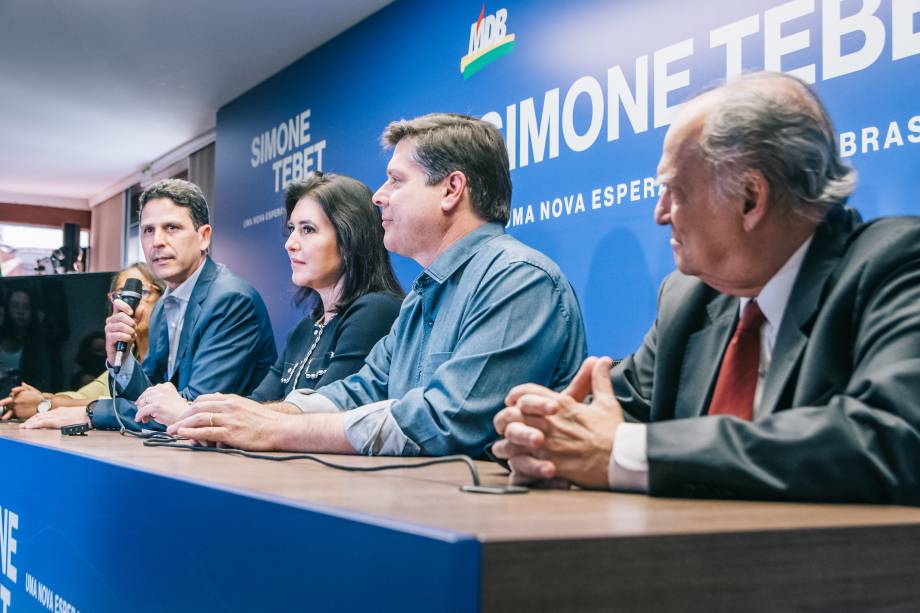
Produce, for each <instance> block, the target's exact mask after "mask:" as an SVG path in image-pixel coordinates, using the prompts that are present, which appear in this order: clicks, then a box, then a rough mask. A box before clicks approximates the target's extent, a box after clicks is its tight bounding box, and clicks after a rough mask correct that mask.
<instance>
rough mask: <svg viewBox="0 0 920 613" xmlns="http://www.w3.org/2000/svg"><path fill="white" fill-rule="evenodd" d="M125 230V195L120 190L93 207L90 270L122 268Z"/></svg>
mask: <svg viewBox="0 0 920 613" xmlns="http://www.w3.org/2000/svg"><path fill="white" fill-rule="evenodd" d="M124 232H125V195H124V193H121V192H119V193H118V194H115V195H114V196H112V197H111V198H109V199H108V200H106V201H105V202H102V203H100V204H99V205H97V206H95V207H93V222H92V232H91V233H90V238H89V245H90V256H89V266H90V268H89V270H90V272H104V271H114V270H119V269H120V268H121V253H122V248H123V243H124V238H123V236H124Z"/></svg>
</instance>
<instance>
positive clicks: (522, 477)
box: [492, 357, 623, 489]
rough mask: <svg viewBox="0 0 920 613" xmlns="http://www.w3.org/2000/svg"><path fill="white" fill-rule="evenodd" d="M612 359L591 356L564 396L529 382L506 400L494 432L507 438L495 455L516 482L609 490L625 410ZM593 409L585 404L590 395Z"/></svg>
mask: <svg viewBox="0 0 920 613" xmlns="http://www.w3.org/2000/svg"><path fill="white" fill-rule="evenodd" d="M611 364H612V362H611V360H610V358H595V357H591V358H588V359H587V360H585V361H584V363H583V364H582V365H581V368H580V369H579V371H578V374H577V375H575V378H574V379H572V382H571V383H570V384H569V386H568V387H567V388H566V389H564V390H563V391H562V392H554V391H553V390H551V389H548V388H545V387H542V386H540V385H535V384H532V383H527V384H524V385H518V386H517V387H515V388H514V389H512V390H511V392H509V393H508V396H507V397H506V398H505V404H506V405H507V406H506V407H505V408H504V409H502V410H501V411H499V412H498V414H496V416H495V419H494V423H495V429H496V431H497V432H498V433H499V434H500V435H502V436H504V439H503V440H500V441H498V442H497V443H495V445H494V446H493V447H492V453H494V454H495V455H496V456H497V457H499V458H505V459H507V460H508V462H509V464H510V465H511V469H512V472H511V481H512V483H519V484H526V483H534V482H537V483H540V482H546V481H549V480H553V479H556V480H558V479H564V480H567V481H569V482H571V483H574V484H576V485H579V486H582V487H587V488H596V489H606V488H607V487H608V485H609V484H608V477H607V472H608V468H609V464H610V454H611V453H612V451H613V439H614V435H615V433H616V429H617V428H618V427H619V425H620V424H621V423H623V410H622V408H621V407H620V403H619V402H617V399H616V397H615V396H614V394H613V386H612V384H611V382H610V367H611ZM589 393H591V394H593V399H592V401H591V403H590V404H584V402H583V401H584V400H585V398H586V397H587V396H588V394H589Z"/></svg>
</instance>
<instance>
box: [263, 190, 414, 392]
mask: <svg viewBox="0 0 920 613" xmlns="http://www.w3.org/2000/svg"><path fill="white" fill-rule="evenodd" d="M371 196H372V193H371V190H370V189H368V187H367V186H366V185H364V184H363V183H361V182H360V181H358V180H356V179H352V178H351V177H346V176H343V175H334V174H322V173H315V174H313V175H311V176H310V177H309V178H308V179H307V180H306V181H301V182H295V183H292V184H291V185H290V186H288V188H287V191H286V192H285V197H284V206H285V209H286V210H287V234H288V239H287V241H286V242H285V243H284V248H285V250H286V251H287V253H288V257H289V258H290V260H291V280H292V281H293V282H294V284H295V285H297V286H298V287H299V288H300V289H299V290H298V293H297V302H298V304H303V305H305V306H306V307H307V309H309V313H310V315H309V316H308V317H306V318H304V320H303V321H301V322H300V324H299V325H298V326H297V327H296V328H294V330H293V332H291V334H290V335H289V336H288V339H287V343H286V344H285V348H284V352H283V353H282V355H281V356H280V357H279V358H278V361H277V362H276V363H275V365H274V366H273V367H272V368H271V370H269V372H268V374H267V375H265V379H263V380H262V383H261V384H259V386H258V387H257V388H256V390H255V391H254V392H253V393H252V394H251V396H250V397H251V398H252V399H254V400H259V401H263V402H264V401H269V400H280V399H283V398H284V397H285V396H286V395H287V394H289V393H290V392H291V390H293V389H295V388H297V389H303V388H309V389H316V388H318V387H321V386H323V385H326V384H327V383H331V382H333V381H337V380H339V379H342V378H344V377H347V376H348V375H350V374H352V373H354V372H357V371H358V369H360V368H361V366H362V365H363V364H364V358H365V357H367V354H368V353H370V350H371V348H372V347H373V346H374V345H375V344H376V343H377V341H378V340H380V339H381V338H382V337H383V336H385V335H386V334H387V333H388V332H389V331H390V327H391V326H392V325H393V321H394V320H395V319H396V316H397V315H398V314H399V307H400V304H401V303H402V298H403V292H402V289H401V288H400V286H399V282H398V281H397V280H396V276H395V275H394V274H393V268H392V267H391V265H390V258H389V254H388V253H387V251H386V249H385V248H384V246H383V226H382V225H381V223H380V211H379V210H378V209H377V207H376V206H375V205H374V203H373V201H372V200H371Z"/></svg>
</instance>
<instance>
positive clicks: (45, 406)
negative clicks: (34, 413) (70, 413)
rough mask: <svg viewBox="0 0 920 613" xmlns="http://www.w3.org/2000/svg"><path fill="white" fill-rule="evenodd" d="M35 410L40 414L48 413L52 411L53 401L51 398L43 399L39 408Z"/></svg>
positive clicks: (39, 403)
mask: <svg viewBox="0 0 920 613" xmlns="http://www.w3.org/2000/svg"><path fill="white" fill-rule="evenodd" d="M35 408H36V409H38V412H39V413H47V412H48V411H50V410H51V399H50V398H42V399H41V400H40V401H39V402H38V406H37V407H35Z"/></svg>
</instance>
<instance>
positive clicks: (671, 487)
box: [613, 207, 920, 505]
mask: <svg viewBox="0 0 920 613" xmlns="http://www.w3.org/2000/svg"><path fill="white" fill-rule="evenodd" d="M737 317H738V299H737V298H735V297H731V296H727V295H723V294H719V293H718V292H716V291H715V290H713V289H712V288H710V287H709V286H707V285H705V284H704V283H702V282H701V281H699V280H698V279H696V278H694V277H688V276H685V275H682V274H680V273H679V272H675V273H673V274H671V275H670V276H669V277H668V278H666V279H665V281H664V282H663V283H662V286H661V291H660V294H659V300H658V319H657V321H656V323H655V325H654V326H653V328H652V330H651V331H650V332H649V333H648V335H647V336H646V338H645V340H644V342H643V345H642V347H640V349H639V350H638V351H637V352H636V353H635V354H633V355H632V356H630V357H629V358H627V359H625V360H623V362H622V363H620V364H619V365H618V366H617V367H616V368H615V369H614V373H613V383H614V388H615V390H616V392H617V396H618V397H619V399H620V402H621V403H622V405H623V408H624V409H625V410H626V412H627V413H628V415H630V416H631V417H632V418H634V419H637V420H640V421H644V422H649V427H648V434H647V444H648V458H649V489H650V493H651V494H654V495H663V496H692V497H720V498H721V497H725V498H753V499H777V500H807V501H841V502H842V501H852V502H886V503H897V504H915V505H916V504H920V218H916V217H901V218H885V219H879V220H876V221H873V222H870V223H867V224H860V223H859V217H858V215H857V214H856V213H855V212H854V211H851V210H849V209H843V208H842V207H837V208H835V209H832V211H831V212H830V213H829V214H828V216H827V217H826V218H825V220H824V221H823V222H822V223H821V224H820V225H819V226H818V228H817V230H816V232H815V236H814V240H813V241H812V244H811V246H810V247H809V249H808V252H807V254H806V257H805V260H804V262H803V263H802V268H801V269H800V272H799V275H798V277H797V278H796V281H795V285H794V286H793V290H792V294H791V295H790V299H789V304H788V306H787V307H786V312H785V314H784V316H783V320H782V322H781V323H780V329H779V332H778V336H777V339H776V346H775V348H774V351H773V357H772V360H771V363H770V369H769V371H768V373H767V375H766V380H765V382H764V390H763V397H762V400H761V404H760V406H759V407H758V410H757V413H756V415H755V417H754V420H753V421H751V422H747V421H742V420H739V419H736V418H733V417H726V416H706V415H705V413H706V410H707V407H708V405H709V401H710V398H711V396H712V390H713V387H714V385H715V379H716V376H717V374H718V368H719V364H720V362H721V356H722V353H723V351H724V349H725V346H726V345H727V343H728V340H729V337H730V336H731V334H732V332H733V330H734V327H735V323H736V321H737Z"/></svg>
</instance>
